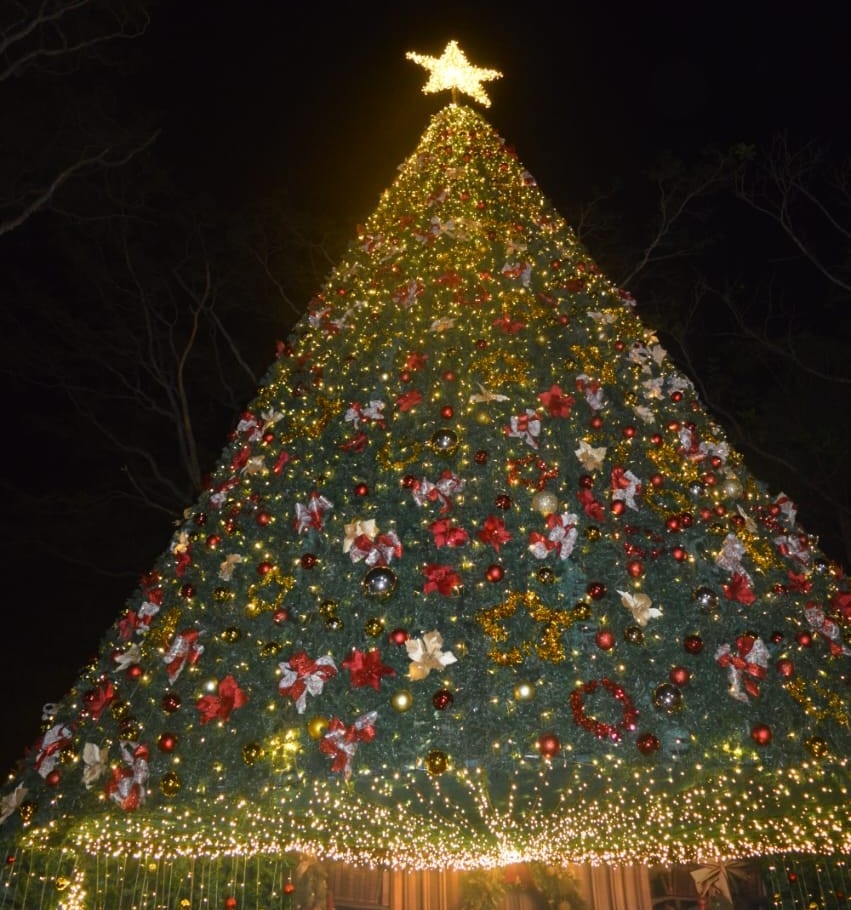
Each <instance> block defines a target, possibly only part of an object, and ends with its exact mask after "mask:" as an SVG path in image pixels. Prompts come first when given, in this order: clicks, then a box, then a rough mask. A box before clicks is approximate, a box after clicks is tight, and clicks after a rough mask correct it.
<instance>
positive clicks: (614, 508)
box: [609, 499, 626, 515]
mask: <svg viewBox="0 0 851 910" xmlns="http://www.w3.org/2000/svg"><path fill="white" fill-rule="evenodd" d="M625 510H626V505H624V501H623V500H622V499H615V500H614V501H613V502H612V504H611V505H610V506H609V511H610V512H611V513H612V515H623V513H624V511H625Z"/></svg>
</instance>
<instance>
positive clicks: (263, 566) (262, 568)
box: [257, 561, 275, 575]
mask: <svg viewBox="0 0 851 910" xmlns="http://www.w3.org/2000/svg"><path fill="white" fill-rule="evenodd" d="M274 568H275V567H274V565H273V564H272V563H271V562H265V561H264V562H260V563H258V564H257V574H258V575H268V574H269V573H270V572H271V571H272V569H274Z"/></svg>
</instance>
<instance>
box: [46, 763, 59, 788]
mask: <svg viewBox="0 0 851 910" xmlns="http://www.w3.org/2000/svg"><path fill="white" fill-rule="evenodd" d="M61 781H62V773H61V772H60V771H57V770H56V769H55V768H54V769H53V770H52V771H51V772H50V773H49V774H48V775H47V777H45V779H44V782H45V783H46V784H47V786H48V787H58V786H59V784H60V783H61Z"/></svg>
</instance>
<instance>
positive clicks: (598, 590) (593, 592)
mask: <svg viewBox="0 0 851 910" xmlns="http://www.w3.org/2000/svg"><path fill="white" fill-rule="evenodd" d="M585 592H586V593H587V594H588V596H589V597H590V598H592V599H593V600H600V599H601V598H603V597H605V596H606V586H605V585H604V584H603V582H601V581H592V582H591V584H589V585H588V587H587V588H586V589H585Z"/></svg>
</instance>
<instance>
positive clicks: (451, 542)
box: [428, 518, 470, 547]
mask: <svg viewBox="0 0 851 910" xmlns="http://www.w3.org/2000/svg"><path fill="white" fill-rule="evenodd" d="M428 529H429V531H431V533H432V535H433V536H434V545H435V546H436V547H462V546H464V544H465V543H467V541H468V540H469V539H470V536H469V535H468V534H467V532H466V531H465V530H464V529H463V528H458V527H455V526H453V524H452V522H451V521H450V520H449V519H448V518H438V520H437V521H433V522H432V523H431V524H430V525H429V528H428Z"/></svg>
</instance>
